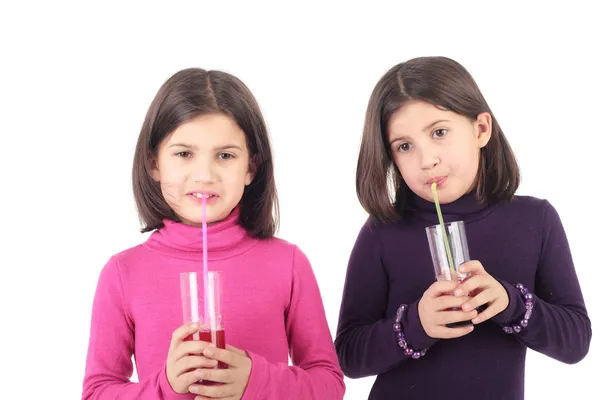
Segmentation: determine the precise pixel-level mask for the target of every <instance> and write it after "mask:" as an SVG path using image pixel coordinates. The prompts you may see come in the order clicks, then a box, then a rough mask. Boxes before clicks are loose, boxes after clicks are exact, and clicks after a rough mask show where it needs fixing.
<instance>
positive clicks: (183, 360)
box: [167, 324, 217, 394]
mask: <svg viewBox="0 0 600 400" xmlns="http://www.w3.org/2000/svg"><path fill="white" fill-rule="evenodd" d="M197 331H198V327H197V326H194V325H193V324H189V325H183V326H180V327H179V328H177V329H176V330H175V331H174V332H173V335H172V336H171V345H170V347H169V355H168V356H167V380H168V381H169V384H170V385H171V388H172V389H173V391H174V392H175V393H179V394H185V393H188V392H189V387H190V385H191V384H192V383H194V382H197V381H198V380H199V379H201V376H200V371H201V370H200V369H199V368H213V367H215V366H216V365H217V362H216V361H214V360H211V359H208V358H206V357H204V356H202V355H201V354H202V352H203V351H204V349H205V348H206V347H208V346H210V345H211V344H210V343H207V342H201V341H199V340H191V341H187V342H184V339H185V338H186V337H187V336H189V335H191V334H193V333H196V332H197Z"/></svg>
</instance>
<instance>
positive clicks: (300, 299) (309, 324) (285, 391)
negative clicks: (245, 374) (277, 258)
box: [242, 248, 346, 400]
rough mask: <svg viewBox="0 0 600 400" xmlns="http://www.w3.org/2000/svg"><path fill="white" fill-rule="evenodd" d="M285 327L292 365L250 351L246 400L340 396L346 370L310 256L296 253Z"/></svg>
mask: <svg viewBox="0 0 600 400" xmlns="http://www.w3.org/2000/svg"><path fill="white" fill-rule="evenodd" d="M286 330H287V337H288V342H289V346H290V354H291V358H292V363H293V366H291V367H290V366H288V365H287V364H283V363H272V362H269V361H267V360H266V359H265V358H263V357H262V356H260V355H258V354H255V353H252V352H248V355H249V356H250V358H251V359H252V372H251V373H250V380H249V381H248V386H247V387H246V391H245V393H244V396H243V397H242V399H243V400H281V399H287V400H300V399H302V400H337V399H340V400H341V399H342V398H343V397H344V393H345V390H346V389H345V385H344V375H343V373H342V371H341V369H340V366H339V363H338V359H337V355H336V353H335V349H334V347H333V339H332V337H331V332H330V331H329V327H328V325H327V320H326V318H325V310H324V307H323V301H322V299H321V293H320V291H319V287H318V286H317V281H316V279H315V276H314V273H313V270H312V268H311V266H310V263H309V261H308V259H307V257H306V255H305V254H304V253H303V252H302V251H301V250H300V249H298V248H296V249H295V252H294V267H293V283H292V296H291V301H290V305H289V308H288V309H287V313H286Z"/></svg>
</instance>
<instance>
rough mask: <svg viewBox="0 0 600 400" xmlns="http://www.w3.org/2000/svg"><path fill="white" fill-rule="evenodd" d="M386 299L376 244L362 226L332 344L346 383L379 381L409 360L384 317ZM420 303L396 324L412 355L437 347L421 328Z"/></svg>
mask: <svg viewBox="0 0 600 400" xmlns="http://www.w3.org/2000/svg"><path fill="white" fill-rule="evenodd" d="M388 293H389V280H388V275H387V273H386V270H385V268H384V265H383V249H382V246H381V241H380V240H379V238H378V235H377V232H376V231H375V230H374V229H371V227H370V224H369V222H367V223H366V224H365V225H364V226H363V228H362V229H361V231H360V233H359V235H358V238H357V239H356V242H355V244H354V248H353V249H352V252H351V255H350V260H349V262H348V269H347V271H346V281H345V284H344V292H343V297H342V304H341V309H340V316H339V321H338V330H337V335H336V340H335V347H336V351H337V354H338V358H339V360H340V364H341V367H342V370H343V371H344V373H345V374H346V375H347V376H348V377H350V378H361V377H365V376H370V375H378V374H381V373H384V372H387V371H389V370H391V369H393V368H396V367H397V366H398V365H399V364H401V363H403V362H405V361H407V360H408V359H410V358H411V357H410V356H408V355H405V354H404V351H403V350H402V349H401V348H400V346H399V345H398V343H397V341H396V337H395V334H394V329H393V327H394V323H395V315H394V316H393V317H386V310H387V308H388ZM419 300H420V299H416V300H413V299H411V301H412V303H409V304H408V308H407V310H406V311H405V312H404V316H403V318H402V320H401V323H402V325H403V331H404V334H405V339H406V342H408V345H410V346H411V347H412V348H414V349H415V350H423V349H427V348H429V347H431V346H432V345H433V344H435V343H436V342H437V341H438V339H434V338H431V337H429V336H428V335H427V334H426V333H425V330H424V329H423V326H422V325H421V320H420V318H419V313H418V307H417V305H418V303H419ZM394 314H395V313H394Z"/></svg>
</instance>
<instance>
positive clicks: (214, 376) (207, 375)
mask: <svg viewBox="0 0 600 400" xmlns="http://www.w3.org/2000/svg"><path fill="white" fill-rule="evenodd" d="M234 371H235V370H233V369H206V368H205V369H201V370H200V373H201V374H202V380H203V381H211V382H219V383H233V382H235V376H234Z"/></svg>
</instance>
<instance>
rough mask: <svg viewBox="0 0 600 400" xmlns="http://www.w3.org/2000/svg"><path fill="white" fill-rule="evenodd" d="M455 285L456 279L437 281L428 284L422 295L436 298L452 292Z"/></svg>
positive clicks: (456, 283) (456, 284) (456, 285)
mask: <svg viewBox="0 0 600 400" xmlns="http://www.w3.org/2000/svg"><path fill="white" fill-rule="evenodd" d="M457 287H458V282H456V281H437V282H434V283H433V284H432V285H431V286H429V288H428V289H427V290H426V291H425V293H423V297H429V298H436V297H439V296H441V295H443V294H445V293H452V292H453V291H454V289H456V288H457Z"/></svg>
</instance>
